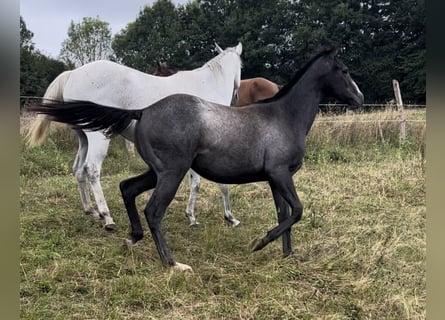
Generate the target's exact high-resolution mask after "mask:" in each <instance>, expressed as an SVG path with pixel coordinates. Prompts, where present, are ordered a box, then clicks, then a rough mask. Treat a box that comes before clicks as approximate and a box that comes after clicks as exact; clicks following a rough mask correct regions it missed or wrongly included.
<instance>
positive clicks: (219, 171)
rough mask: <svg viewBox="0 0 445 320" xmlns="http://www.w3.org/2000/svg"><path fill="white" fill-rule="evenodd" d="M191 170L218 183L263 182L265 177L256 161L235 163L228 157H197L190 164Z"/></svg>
mask: <svg viewBox="0 0 445 320" xmlns="http://www.w3.org/2000/svg"><path fill="white" fill-rule="evenodd" d="M192 169H193V170H195V171H196V172H197V173H198V174H199V175H200V176H202V177H204V178H206V179H208V180H211V181H214V182H219V183H225V184H242V183H250V182H257V181H265V180H267V179H266V175H265V173H264V170H263V168H262V166H261V164H260V163H259V162H258V161H246V159H244V161H243V162H241V163H240V162H239V161H235V160H232V159H230V157H224V156H223V155H220V157H214V156H212V157H205V156H198V157H197V158H195V160H194V161H193V164H192Z"/></svg>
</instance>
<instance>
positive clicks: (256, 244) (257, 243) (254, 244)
mask: <svg viewBox="0 0 445 320" xmlns="http://www.w3.org/2000/svg"><path fill="white" fill-rule="evenodd" d="M250 247H251V248H252V251H258V250H261V249H263V248H264V242H263V239H254V240H252V241H251V242H250Z"/></svg>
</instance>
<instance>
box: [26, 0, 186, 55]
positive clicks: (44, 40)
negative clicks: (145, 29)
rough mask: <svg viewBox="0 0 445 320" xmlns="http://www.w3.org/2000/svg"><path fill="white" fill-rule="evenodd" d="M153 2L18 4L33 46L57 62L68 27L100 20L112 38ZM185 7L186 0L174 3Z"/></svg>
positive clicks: (32, 0) (44, 0) (45, 0)
mask: <svg viewBox="0 0 445 320" xmlns="http://www.w3.org/2000/svg"><path fill="white" fill-rule="evenodd" d="M153 2H154V1H153V0H111V1H110V0H21V1H20V15H21V16H22V18H23V20H24V21H25V24H26V28H27V29H28V30H30V31H31V32H33V33H34V37H33V38H32V42H34V44H35V48H36V49H38V50H39V51H40V52H42V53H43V54H45V55H47V56H50V57H52V58H57V56H58V55H59V52H60V48H61V44H62V42H63V40H65V39H66V38H68V27H69V25H70V23H71V21H73V22H74V23H79V22H81V21H82V18H84V17H93V18H96V17H99V19H100V20H102V21H105V22H108V23H109V27H110V29H111V33H112V34H113V35H114V34H116V33H118V32H119V31H120V30H121V29H122V28H124V27H125V26H126V25H127V24H128V23H129V22H132V21H135V20H136V18H137V16H138V15H139V12H140V10H141V9H142V8H144V6H146V5H151V4H152V3H153ZM172 2H173V3H175V4H185V3H187V2H188V0H173V1H172Z"/></svg>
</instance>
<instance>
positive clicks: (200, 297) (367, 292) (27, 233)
mask: <svg viewBox="0 0 445 320" xmlns="http://www.w3.org/2000/svg"><path fill="white" fill-rule="evenodd" d="M423 125H424V124H423ZM314 129H315V130H314V132H312V133H311V134H313V136H315V135H317V134H320V135H322V134H324V133H323V132H317V131H316V130H317V129H316V127H314ZM416 132H417V131H416ZM412 135H413V134H411V135H410V138H409V139H411V141H414V142H410V143H409V144H406V145H405V146H403V147H402V148H399V147H398V140H397V139H396V141H395V142H394V143H391V142H390V141H391V140H390V139H388V140H387V141H386V142H382V141H381V140H379V139H380V136H379V135H377V136H376V140H375V141H368V142H367V143H365V144H364V145H363V144H362V145H360V144H358V143H357V144H353V145H349V144H348V143H343V142H341V141H339V140H338V141H336V146H335V147H334V146H333V145H329V146H327V142H324V144H321V143H319V144H317V141H313V140H310V139H313V137H310V138H309V140H308V154H307V157H306V161H305V165H304V166H303V168H302V169H301V170H300V171H299V172H298V173H297V174H296V175H295V177H294V180H295V185H296V188H297V191H298V193H299V196H300V198H301V200H302V203H303V205H304V207H305V209H304V213H303V218H302V220H301V221H300V222H299V223H298V224H296V225H295V226H294V228H293V233H292V241H293V246H294V251H295V254H294V255H293V256H291V257H290V258H283V257H282V256H281V240H280V239H278V240H277V241H275V242H273V243H271V244H270V245H269V246H267V247H265V248H264V249H263V250H261V251H258V252H252V251H251V248H250V245H251V243H252V241H254V240H255V239H257V238H259V237H262V236H264V235H265V233H266V232H267V231H268V230H269V229H270V228H272V227H273V226H275V225H276V223H277V222H276V214H275V211H274V205H273V201H272V197H271V194H270V191H269V189H268V186H267V184H266V183H255V184H247V185H235V186H232V187H231V188H230V195H231V200H232V210H233V213H234V215H235V216H236V217H237V218H238V219H240V220H241V223H242V224H241V225H240V226H239V227H237V228H229V227H226V226H225V225H224V222H223V218H222V204H221V200H220V193H219V190H218V188H217V187H216V186H215V185H214V184H212V183H210V182H208V181H203V183H202V187H201V193H200V197H199V199H198V202H197V210H196V215H197V219H198V221H199V222H200V223H201V226H202V227H201V228H198V229H193V228H190V227H189V226H188V221H187V219H186V218H185V216H184V212H185V206H186V202H187V197H188V189H187V184H186V183H185V182H183V184H182V185H181V187H180V189H179V191H178V193H177V195H176V197H175V199H174V200H173V202H172V204H171V205H170V207H169V208H168V211H167V214H166V217H165V219H164V222H163V230H164V232H165V236H166V239H167V241H168V244H169V246H170V249H171V251H172V254H173V255H174V257H175V259H176V260H177V261H179V262H182V263H187V264H189V265H191V266H192V268H193V270H194V272H193V273H175V272H172V271H170V270H168V269H166V268H165V267H163V266H162V264H161V263H160V259H159V257H158V254H157V251H156V248H155V246H154V244H153V241H152V239H151V236H150V234H149V231H148V228H147V224H146V222H145V220H144V218H143V216H142V219H143V220H144V223H143V225H144V228H145V230H146V237H145V238H144V239H143V240H142V241H140V242H139V243H138V244H137V245H136V246H135V247H134V248H133V249H132V250H124V249H123V248H122V247H121V244H122V240H123V239H124V238H126V236H127V235H128V231H129V229H128V227H129V223H128V219H127V217H126V212H125V210H124V206H123V203H122V200H121V197H120V193H119V190H118V183H119V181H121V180H122V179H124V178H127V177H129V176H131V175H134V174H137V173H139V172H141V171H142V170H143V169H144V166H143V164H142V162H141V161H140V159H129V158H128V155H127V154H126V152H125V151H124V150H123V141H122V140H121V139H115V140H113V142H112V145H111V153H110V154H109V156H108V157H107V159H106V163H105V164H104V172H103V178H102V184H103V188H104V193H105V196H106V198H107V201H108V204H109V207H110V210H111V212H112V215H113V218H114V220H115V222H116V223H117V225H118V230H117V231H116V232H114V233H109V232H107V231H105V230H104V229H103V228H102V222H101V221H94V220H90V219H89V218H87V217H86V216H85V215H84V214H83V212H82V207H81V204H80V200H79V195H78V192H77V185H76V183H75V179H74V178H73V177H72V175H71V173H70V166H71V164H72V161H73V158H74V154H75V151H76V144H75V143H73V142H75V140H72V139H71V140H70V139H68V140H67V141H66V142H63V143H62V142H60V137H57V138H56V137H54V136H52V137H51V138H50V139H49V140H47V142H46V143H45V144H44V145H43V146H42V147H40V148H37V149H28V148H27V147H26V146H25V145H23V146H22V148H23V149H22V162H21V179H20V193H21V199H20V201H21V212H20V221H21V233H20V243H21V261H20V270H21V284H20V303H21V318H22V319H425V299H426V289H425V286H426V284H425V264H426V262H425V256H426V252H425V251H426V244H425V241H426V239H425V220H426V207H425V177H424V170H423V163H422V159H421V155H420V153H419V152H418V145H419V143H420V142H416V141H421V138H419V137H420V135H418V136H414V137H413V136H412ZM362 139H365V138H362ZM366 139H368V138H366ZM369 139H371V138H369ZM331 143H333V142H332V141H331ZM333 151H335V153H334V152H333ZM333 155H335V156H333ZM146 199H147V195H146V194H144V195H142V196H141V197H140V198H139V199H138V206H139V208H140V209H142V208H143V207H144V205H145V202H146Z"/></svg>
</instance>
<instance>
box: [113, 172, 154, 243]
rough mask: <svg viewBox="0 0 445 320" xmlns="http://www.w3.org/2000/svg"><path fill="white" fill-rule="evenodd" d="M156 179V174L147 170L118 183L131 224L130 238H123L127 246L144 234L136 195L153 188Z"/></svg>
mask: <svg viewBox="0 0 445 320" xmlns="http://www.w3.org/2000/svg"><path fill="white" fill-rule="evenodd" d="M156 181H157V179H156V174H155V173H154V172H153V171H152V170H148V171H147V172H145V173H143V174H141V175H139V176H136V177H133V178H130V179H126V180H123V181H122V182H121V183H120V184H119V188H120V190H121V194H122V199H123V200H124V204H125V208H126V209H127V214H128V218H129V220H130V224H131V234H130V236H131V239H129V240H125V242H124V244H125V245H126V246H127V247H130V246H131V245H133V244H135V243H136V242H138V241H139V240H141V239H142V237H143V236H144V232H143V230H142V226H141V221H140V219H139V214H138V210H137V207H136V197H137V196H138V195H140V194H141V193H142V192H144V191H147V190H150V189H153V188H154V187H155V186H156Z"/></svg>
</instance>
